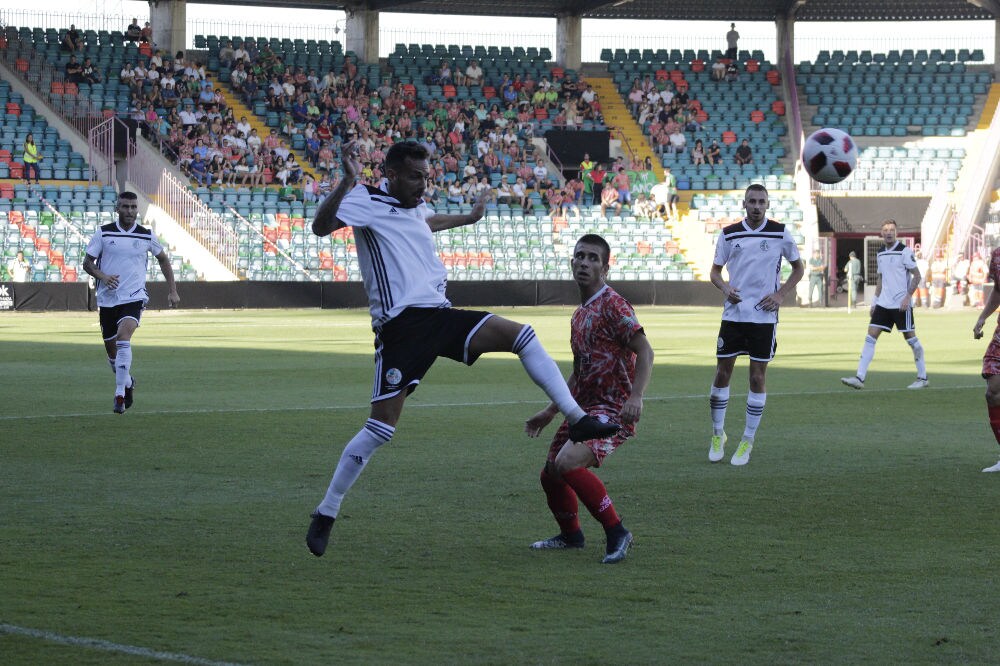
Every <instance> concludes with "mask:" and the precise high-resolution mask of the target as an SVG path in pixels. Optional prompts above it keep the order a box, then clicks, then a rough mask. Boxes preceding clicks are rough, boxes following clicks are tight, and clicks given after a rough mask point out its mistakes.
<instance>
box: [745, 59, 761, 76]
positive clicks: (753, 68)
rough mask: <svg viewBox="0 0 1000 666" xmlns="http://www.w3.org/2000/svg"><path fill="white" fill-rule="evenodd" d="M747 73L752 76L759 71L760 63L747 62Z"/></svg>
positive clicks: (754, 61)
mask: <svg viewBox="0 0 1000 666" xmlns="http://www.w3.org/2000/svg"><path fill="white" fill-rule="evenodd" d="M747 71H748V72H750V73H751V74H753V73H754V72H759V71H760V63H759V62H758V61H756V60H752V59H751V60H747Z"/></svg>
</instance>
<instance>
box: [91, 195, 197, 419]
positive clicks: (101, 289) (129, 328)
mask: <svg viewBox="0 0 1000 666" xmlns="http://www.w3.org/2000/svg"><path fill="white" fill-rule="evenodd" d="M138 214H139V200H138V197H136V195H135V192H127V191H126V192H122V193H121V194H119V195H118V221H117V222H112V223H111V224H105V225H104V226H102V227H101V228H100V229H98V230H97V232H96V233H95V234H94V236H93V238H91V239H90V242H89V243H88V244H87V257H86V259H84V260H83V270H85V271H87V273H88V274H90V275H91V276H93V278H94V279H95V280H96V281H97V306H98V309H99V314H100V322H101V335H102V336H103V337H104V347H105V349H106V350H107V352H108V364H109V365H110V366H111V369H112V371H114V373H115V399H114V411H115V413H116V414H124V413H125V410H126V409H128V408H129V407H131V406H132V400H133V389H134V388H135V380H134V379H133V378H132V336H133V335H134V334H135V330H136V329H137V328H139V320H140V319H141V318H142V311H143V310H144V309H145V307H146V302H147V301H149V294H148V293H147V292H146V254H147V253H149V254H152V255H153V256H154V257H156V261H157V262H158V263H159V264H160V271H161V272H162V273H163V277H164V278H165V279H166V281H167V286H168V288H169V289H170V291H169V293H168V294H167V300H168V301H169V302H170V305H177V303H179V302H180V300H181V299H180V296H178V295H177V283H176V282H175V281H174V271H173V269H172V268H171V267H170V257H169V256H168V255H167V252H166V250H164V249H163V246H162V245H160V242H159V241H158V240H157V238H156V234H154V233H153V232H152V231H151V230H150V229H147V228H145V227H142V226H139V225H138V224H137V223H136V217H137V215H138Z"/></svg>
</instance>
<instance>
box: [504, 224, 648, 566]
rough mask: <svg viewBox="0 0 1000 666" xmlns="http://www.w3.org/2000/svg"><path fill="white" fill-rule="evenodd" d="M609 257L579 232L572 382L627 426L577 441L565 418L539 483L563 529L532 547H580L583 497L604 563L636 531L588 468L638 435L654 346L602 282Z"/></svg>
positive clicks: (535, 424)
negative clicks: (602, 541)
mask: <svg viewBox="0 0 1000 666" xmlns="http://www.w3.org/2000/svg"><path fill="white" fill-rule="evenodd" d="M610 258H611V248H610V247H609V246H608V243H607V241H605V240H604V239H603V238H601V237H600V236H597V235H595V234H587V235H585V236H583V237H582V238H580V240H579V241H577V243H576V247H575V249H574V250H573V260H572V268H573V279H575V280H576V283H577V286H578V287H579V288H580V301H581V303H582V305H580V307H579V308H578V309H577V310H576V312H574V313H573V319H572V324H571V335H570V346H571V347H572V349H573V373H572V374H571V375H570V377H569V379H568V380H567V383H568V384H569V387H570V390H571V391H572V393H573V397H574V398H576V400H577V401H578V402H579V403H580V406H581V407H583V408H584V409H586V410H587V411H588V412H589V413H590V414H593V415H596V416H597V417H598V419H599V420H607V421H611V422H615V421H617V420H618V419H620V421H618V422H619V423H621V425H622V427H621V430H619V431H618V433H617V434H615V435H612V436H610V437H607V438H605V439H596V440H592V441H589V442H574V441H571V440H570V438H569V425H568V424H567V423H566V422H563V424H562V426H560V428H559V430H558V432H556V434H555V437H553V438H552V444H551V446H550V447H549V454H548V459H547V460H546V461H545V467H544V468H543V469H542V474H541V482H542V489H543V490H544V491H545V496H546V498H547V499H548V504H549V509H550V510H551V511H552V515H553V516H554V517H555V519H556V522H557V523H558V524H559V529H560V532H559V534H558V535H556V536H554V537H552V538H550V539H545V540H544V541H537V542H535V543H533V544H532V545H531V547H532V548H534V549H539V550H540V549H550V548H582V547H583V545H584V537H583V531H582V530H581V529H580V520H579V516H578V513H577V508H578V500H579V501H580V502H583V505H584V506H586V507H587V510H588V511H590V513H591V515H593V516H594V518H596V519H597V521H598V522H600V523H601V525H602V526H603V527H604V531H605V533H606V535H607V553H606V555H605V557H604V560H603V562H604V563H605V564H614V563H616V562H621V561H622V560H623V559H625V555H626V554H627V553H628V549H629V546H630V545H631V544H632V534H631V532H629V531H628V530H626V529H625V526H624V525H622V521H621V519H620V518H619V517H618V514H617V513H616V512H615V507H614V504H613V503H612V502H611V498H609V497H608V492H607V490H606V489H605V487H604V484H603V483H602V482H601V480H600V478H598V477H597V475H596V474H594V473H593V472H591V471H590V470H589V469H588V468H589V467H600V466H601V464H602V463H603V462H604V459H605V458H606V457H607V456H608V455H610V454H611V453H613V452H614V451H615V449H617V448H618V447H619V446H621V445H622V444H623V443H625V441H626V440H627V439H628V438H629V437H632V436H633V435H635V424H636V423H637V422H638V421H639V417H640V416H641V415H642V396H643V393H644V392H645V390H646V386H647V385H648V384H649V377H650V374H651V373H652V369H653V349H652V347H650V345H649V341H648V340H647V339H646V334H645V333H644V332H643V329H642V326H641V325H640V324H639V321H638V319H636V316H635V311H634V310H633V309H632V305H631V304H630V303H629V302H628V301H626V300H625V299H624V298H622V297H621V296H620V295H619V294H618V293H617V292H616V291H615V290H614V289H612V288H611V287H609V286H608V285H607V284H605V279H606V278H607V275H608V267H609V263H608V262H609V260H610ZM556 414H558V409H557V408H556V406H555V405H554V404H550V405H549V406H548V407H546V408H545V409H543V410H542V411H540V412H538V413H537V414H535V415H534V416H532V417H531V418H530V419H528V421H527V422H526V423H525V427H524V430H525V432H526V433H527V434H528V436H529V437H537V436H538V435H539V434H540V433H541V431H542V429H543V428H545V426H547V425H548V424H549V423H550V422H551V421H552V419H553V418H555V415H556Z"/></svg>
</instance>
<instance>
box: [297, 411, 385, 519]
mask: <svg viewBox="0 0 1000 666" xmlns="http://www.w3.org/2000/svg"><path fill="white" fill-rule="evenodd" d="M395 432H396V429H395V428H393V427H392V426H390V425H386V424H384V423H382V422H381V421H376V420H375V419H368V422H367V423H365V427H364V428H362V429H361V430H360V431H359V432H358V434H357V435H355V436H354V439H352V440H351V441H349V442H348V443H347V446H345V447H344V452H343V453H342V454H341V455H340V462H338V463H337V469H336V470H334V472H333V479H331V480H330V487H329V488H327V490H326V497H324V498H323V501H322V502H321V503H320V505H319V506H318V507H316V511H317V512H319V513H322V514H323V515H324V516H330V517H331V518H336V517H337V514H338V513H340V503H341V502H342V501H344V495H346V494H347V491H348V490H350V489H351V486H353V485H354V482H355V481H357V480H358V477H359V476H361V472H362V471H364V469H365V465H367V464H368V459H369V458H371V456H372V454H373V453H375V449H377V448H378V447H380V446H382V445H383V444H385V443H386V442H388V441H389V440H390V439H392V435H393V434H394V433H395Z"/></svg>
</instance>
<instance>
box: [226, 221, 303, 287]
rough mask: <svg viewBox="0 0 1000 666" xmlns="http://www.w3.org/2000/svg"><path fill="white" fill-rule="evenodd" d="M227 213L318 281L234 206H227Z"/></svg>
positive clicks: (265, 244) (263, 242) (301, 271)
mask: <svg viewBox="0 0 1000 666" xmlns="http://www.w3.org/2000/svg"><path fill="white" fill-rule="evenodd" d="M229 213H230V214H231V215H232V216H233V218H234V219H236V220H238V221H239V222H240V224H242V225H243V226H245V227H246V228H247V229H249V230H250V233H251V234H253V235H256V236H257V237H258V238H259V239H260V241H261V244H262V245H263V246H264V247H267V246H268V245H270V246H271V247H273V248H274V251H275V253H277V254H278V255H279V256H281V258H283V259H284V260H285V261H287V262H288V263H290V264H291V265H292V266H294V267H295V268H296V270H298V271H299V272H300V273H302V274H303V275H305V276H306V277H307V278H309V279H310V280H311V281H313V282H319V281H320V279H319V277H318V276H316V275H314V274H313V273H312V271H310V270H309V269H308V268H306V266H305V264H303V263H302V262H300V261H297V260H296V259H294V258H293V257H292V256H291V255H289V254H288V253H287V252H285V251H284V250H283V249H282V248H281V246H280V245H278V244H277V243H275V242H274V241H272V240H270V239H269V238H268V237H267V236H265V235H264V234H263V232H261V230H260V229H258V228H257V227H256V226H254V225H253V224H252V223H251V222H250V221H249V220H247V219H246V218H245V217H243V216H242V215H240V214H239V212H237V210H236V209H235V208H232V207H230V208H229Z"/></svg>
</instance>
